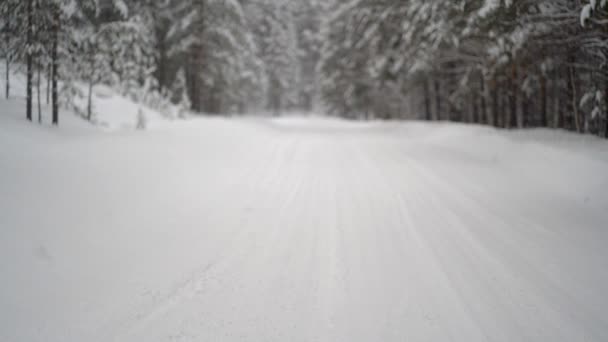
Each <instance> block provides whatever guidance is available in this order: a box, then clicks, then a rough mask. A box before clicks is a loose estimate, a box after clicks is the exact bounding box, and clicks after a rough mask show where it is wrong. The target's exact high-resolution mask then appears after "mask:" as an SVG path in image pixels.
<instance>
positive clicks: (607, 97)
mask: <svg viewBox="0 0 608 342" xmlns="http://www.w3.org/2000/svg"><path fill="white" fill-rule="evenodd" d="M604 87H605V88H604V120H605V121H604V138H606V139H608V80H606V84H605V85H604Z"/></svg>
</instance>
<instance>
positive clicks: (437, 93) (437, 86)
mask: <svg viewBox="0 0 608 342" xmlns="http://www.w3.org/2000/svg"><path fill="white" fill-rule="evenodd" d="M440 92H441V85H440V84H439V81H438V80H435V119H436V120H439V121H441V93H440Z"/></svg>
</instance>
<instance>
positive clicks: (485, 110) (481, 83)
mask: <svg viewBox="0 0 608 342" xmlns="http://www.w3.org/2000/svg"><path fill="white" fill-rule="evenodd" d="M479 89H480V93H481V108H480V109H481V113H480V117H479V123H481V124H483V123H487V122H488V108H487V104H486V96H487V94H486V81H485V79H484V77H483V73H479Z"/></svg>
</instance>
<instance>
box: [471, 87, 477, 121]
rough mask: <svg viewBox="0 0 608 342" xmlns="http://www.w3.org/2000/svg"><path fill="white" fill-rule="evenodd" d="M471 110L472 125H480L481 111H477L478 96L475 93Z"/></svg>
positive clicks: (472, 96) (472, 94)
mask: <svg viewBox="0 0 608 342" xmlns="http://www.w3.org/2000/svg"><path fill="white" fill-rule="evenodd" d="M471 110H472V118H471V123H474V124H476V123H479V111H478V109H477V94H475V92H472V93H471Z"/></svg>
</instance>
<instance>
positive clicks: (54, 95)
mask: <svg viewBox="0 0 608 342" xmlns="http://www.w3.org/2000/svg"><path fill="white" fill-rule="evenodd" d="M56 6H57V5H53V44H52V46H51V78H52V80H51V87H52V91H51V100H52V106H53V125H59V94H58V89H57V79H58V78H59V76H58V69H59V58H58V55H57V50H58V45H59V9H58V8H57V7H56Z"/></svg>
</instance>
